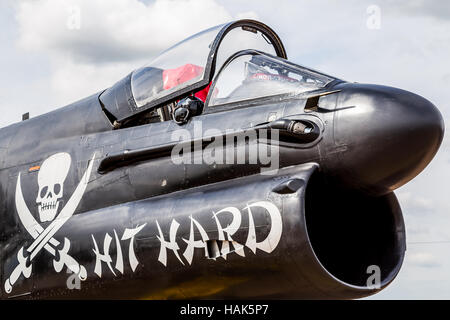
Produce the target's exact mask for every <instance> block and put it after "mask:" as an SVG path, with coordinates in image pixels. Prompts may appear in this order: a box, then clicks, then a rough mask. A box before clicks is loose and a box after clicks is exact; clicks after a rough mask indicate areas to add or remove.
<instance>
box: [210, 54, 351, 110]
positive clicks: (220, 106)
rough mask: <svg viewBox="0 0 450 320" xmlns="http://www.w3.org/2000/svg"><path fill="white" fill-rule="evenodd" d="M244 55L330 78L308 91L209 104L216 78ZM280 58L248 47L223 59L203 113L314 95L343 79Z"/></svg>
mask: <svg viewBox="0 0 450 320" xmlns="http://www.w3.org/2000/svg"><path fill="white" fill-rule="evenodd" d="M245 55H262V56H267V57H269V58H272V59H275V60H278V61H280V62H281V63H283V64H286V65H288V66H289V67H290V68H293V69H296V70H299V71H305V70H306V71H307V72H310V73H313V74H316V75H318V76H319V77H326V78H330V79H331V81H329V82H328V83H327V84H326V85H325V86H323V87H320V88H317V89H315V90H310V91H305V92H300V93H295V92H286V93H277V94H273V95H264V96H261V97H251V98H248V99H243V100H236V101H230V102H225V103H222V104H215V105H213V106H211V105H210V101H211V97H212V94H213V93H214V89H215V87H216V84H217V82H218V80H219V78H220V76H221V74H222V72H223V71H224V70H225V69H226V68H227V67H228V66H229V65H230V64H231V63H232V62H233V61H234V60H236V59H238V58H239V57H242V56H245ZM280 58H281V57H277V56H274V55H271V54H269V53H266V52H262V51H258V50H252V49H250V50H249V49H247V50H242V51H239V52H236V53H235V54H233V55H232V56H230V57H229V58H228V59H227V60H226V61H225V63H224V64H223V65H222V67H221V68H220V70H219V71H218V72H217V74H216V76H215V77H214V79H213V81H212V84H211V88H210V90H209V93H208V96H207V98H206V101H205V109H204V110H205V111H204V113H205V114H208V113H214V112H215V111H213V110H214V109H215V108H218V109H226V107H227V106H230V105H239V106H242V105H245V104H246V103H248V104H254V103H255V102H256V101H262V100H272V99H275V98H289V97H292V96H309V95H311V94H313V95H314V94H317V93H318V92H322V91H326V90H328V88H329V87H332V86H334V85H335V84H336V83H339V82H343V81H344V80H341V79H339V78H336V77H334V76H330V75H328V74H326V73H323V72H321V71H317V70H314V69H312V68H308V67H305V66H302V65H299V64H296V63H293V62H291V61H289V60H287V59H285V58H281V59H280Z"/></svg>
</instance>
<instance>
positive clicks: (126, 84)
mask: <svg viewBox="0 0 450 320" xmlns="http://www.w3.org/2000/svg"><path fill="white" fill-rule="evenodd" d="M246 49H255V50H259V51H262V52H267V53H270V54H273V55H276V56H278V57H281V58H285V59H286V58H287V56H286V52H285V49H284V46H283V44H282V42H281V40H280V38H279V37H278V36H277V34H276V33H275V32H274V31H273V30H272V29H270V28H269V27H268V26H266V25H265V24H263V23H261V22H258V21H254V20H239V21H235V22H230V23H227V24H223V25H219V26H216V27H213V28H210V29H207V30H205V31H202V32H200V33H198V34H196V35H193V36H191V37H189V38H188V39H186V40H184V41H182V42H180V43H178V44H176V45H174V46H173V47H171V48H169V49H168V50H166V51H164V52H163V53H161V54H160V55H159V56H158V57H156V58H155V59H154V60H153V61H152V62H150V63H149V64H147V65H146V66H144V67H142V68H139V69H137V70H135V71H133V72H132V73H131V74H130V75H128V76H127V77H126V78H125V79H122V80H121V81H119V82H118V83H116V84H115V85H114V86H113V87H111V88H109V89H107V90H106V91H105V92H104V93H103V94H102V95H101V97H100V100H101V102H102V104H103V106H104V108H105V109H106V110H107V111H108V112H109V113H110V114H111V115H112V116H113V117H114V118H115V119H117V121H119V122H120V121H123V120H126V119H128V118H130V117H133V116H135V115H136V114H140V113H143V112H145V111H149V110H150V109H153V108H155V107H156V106H158V105H161V104H164V103H168V102H170V101H173V100H175V99H177V98H179V97H182V96H183V95H186V94H189V93H193V92H197V91H199V90H201V89H202V88H206V87H207V86H208V85H209V84H210V83H211V81H212V79H213V77H214V75H215V73H216V72H217V71H218V70H219V68H220V67H221V66H222V65H223V63H224V62H225V61H226V60H227V58H229V57H230V56H231V55H232V54H234V53H236V52H238V51H241V50H246Z"/></svg>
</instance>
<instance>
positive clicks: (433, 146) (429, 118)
mask: <svg viewBox="0 0 450 320" xmlns="http://www.w3.org/2000/svg"><path fill="white" fill-rule="evenodd" d="M337 89H341V92H340V93H339V97H338V101H337V108H346V107H350V108H346V109H343V110H340V111H336V115H335V121H334V126H335V127H334V136H335V144H336V145H337V146H339V147H341V148H342V149H343V150H346V151H343V152H342V153H341V154H340V157H341V158H340V161H339V168H336V169H337V171H338V172H340V174H341V175H342V177H343V178H344V180H345V181H347V182H348V183H349V184H350V185H351V186H352V187H357V188H360V189H363V190H365V191H369V192H370V193H373V194H383V193H386V192H390V191H392V190H394V189H396V188H398V187H400V186H402V185H403V184H405V183H407V182H408V181H409V180H411V179H413V178H414V177H415V176H416V175H418V174H419V173H420V172H421V171H422V170H423V169H424V168H425V167H426V166H427V165H428V163H430V161H431V160H432V159H433V157H434V155H435V154H436V152H437V151H438V149H439V146H440V144H441V142H442V138H443V135H444V122H443V119H442V116H441V113H440V112H439V110H438V109H437V108H436V107H435V106H434V105H433V104H432V103H431V102H430V101H428V100H426V99H424V98H423V97H421V96H419V95H416V94H414V93H411V92H408V91H404V90H400V89H396V88H392V87H385V86H377V85H363V84H350V83H346V84H342V85H340V87H339V88H337Z"/></svg>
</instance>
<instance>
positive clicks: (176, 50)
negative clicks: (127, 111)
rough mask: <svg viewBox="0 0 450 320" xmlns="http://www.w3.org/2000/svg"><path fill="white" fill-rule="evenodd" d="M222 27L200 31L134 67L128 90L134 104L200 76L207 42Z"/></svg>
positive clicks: (201, 77)
mask: <svg viewBox="0 0 450 320" xmlns="http://www.w3.org/2000/svg"><path fill="white" fill-rule="evenodd" d="M222 27H223V25H220V26H217V27H214V28H211V29H208V30H205V31H203V32H200V33H198V34H196V35H194V36H192V37H190V38H188V39H186V40H184V41H182V42H180V43H179V44H177V45H175V46H173V47H172V48H170V49H168V50H166V51H165V52H163V53H162V54H161V55H159V56H158V57H157V58H156V59H155V60H153V61H152V62H150V63H149V64H148V65H146V66H144V67H142V68H140V69H138V70H136V71H134V72H133V75H132V77H131V90H132V92H133V96H134V99H135V101H136V105H137V106H138V107H142V106H144V105H146V104H147V103H149V102H151V101H153V100H156V99H158V98H160V97H162V96H165V95H168V94H170V93H172V92H174V91H177V90H180V89H182V88H184V87H187V86H189V85H191V84H193V83H195V82H197V81H199V80H201V79H203V76H204V72H205V65H206V64H207V61H208V55H209V52H210V50H211V44H212V42H213V41H214V39H215V38H216V35H217V33H218V32H219V30H220V29H221V28H222Z"/></svg>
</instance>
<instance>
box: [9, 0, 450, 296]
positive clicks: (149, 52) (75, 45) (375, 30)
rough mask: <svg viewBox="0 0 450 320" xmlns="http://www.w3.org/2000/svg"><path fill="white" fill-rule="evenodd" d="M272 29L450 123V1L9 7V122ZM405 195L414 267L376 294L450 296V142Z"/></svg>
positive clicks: (308, 55) (129, 1)
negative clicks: (185, 52)
mask: <svg viewBox="0 0 450 320" xmlns="http://www.w3.org/2000/svg"><path fill="white" fill-rule="evenodd" d="M243 17H245V18H254V19H258V20H261V21H262V22H265V23H266V24H268V25H269V26H271V27H272V28H273V29H274V30H275V31H276V32H277V33H278V34H279V35H280V37H281V39H282V40H283V41H284V43H285V46H286V49H287V53H288V56H289V58H290V60H292V61H294V62H297V63H300V64H302V65H305V66H310V67H313V68H316V69H319V70H322V71H324V72H326V73H328V74H331V75H335V76H337V77H339V78H341V79H345V80H348V81H355V82H362V83H376V84H384V85H390V86H395V87H399V88H402V89H406V90H409V91H413V92H415V93H418V94H420V95H422V96H424V97H425V98H427V99H429V100H430V101H432V102H433V103H434V104H435V105H437V106H438V107H439V109H440V110H441V112H442V114H443V116H444V119H445V121H446V124H447V126H448V127H450V122H449V121H448V120H449V115H450V106H449V101H450V1H443V0H442V1H441V0H436V1H425V0H409V1H406V0H405V1H395V0H378V1H375V0H373V1H364V0H341V1H335V0H300V1H299V0H297V1H284V0H277V1H273V0H272V1H268V0H257V1H248V0H247V1H238V0H226V1H225V0H223V1H222V0H156V1H139V0H29V1H26V0H19V1H17V0H14V1H13V0H2V1H1V2H0V42H1V43H2V47H1V49H2V50H1V59H0V70H1V72H0V110H1V117H0V127H2V126H6V125H8V124H11V123H13V122H16V121H18V120H20V119H21V115H22V114H23V113H25V112H30V114H31V116H37V115H39V114H42V113H45V112H48V111H51V110H54V109H56V108H58V107H61V106H63V105H66V104H69V103H71V102H73V101H76V100H78V99H81V98H83V97H86V96H88V95H90V94H92V93H95V92H98V91H100V90H102V89H105V88H107V87H108V86H110V85H112V84H113V83H115V82H116V81H117V80H119V79H120V78H121V77H123V76H125V75H126V74H128V73H129V72H131V71H132V70H133V69H135V68H137V67H139V66H141V65H143V64H144V63H146V62H148V61H150V60H151V58H152V56H154V55H155V54H157V53H158V52H160V51H161V50H164V49H166V48H167V47H168V46H170V45H172V44H174V43H175V42H177V41H179V40H182V39H183V38H185V37H187V36H189V35H190V34H193V33H196V32H198V31H200V30H202V29H205V28H208V27H211V26H214V25H217V24H220V23H223V22H226V21H230V20H233V19H238V18H243ZM447 137H448V135H447V134H446V138H445V139H444V142H443V145H442V147H441V149H440V151H439V153H438V155H437V157H436V158H435V159H434V160H433V162H432V163H431V164H430V165H429V166H428V167H427V168H426V169H425V171H424V172H423V173H421V174H420V175H419V176H418V177H417V178H416V179H414V180H413V181H412V182H411V183H409V184H408V185H406V186H405V187H402V188H401V189H399V190H397V191H396V193H397V195H398V197H399V200H400V203H401V206H402V209H403V213H404V216H405V223H406V228H407V243H408V250H407V254H406V260H405V264H404V265H403V268H402V270H401V272H400V274H399V276H398V277H397V279H396V280H395V281H394V283H393V284H391V285H390V286H389V287H388V288H387V289H385V290H384V291H382V292H381V293H380V294H378V295H376V296H374V297H373V298H381V299H404V298H405V299H450V201H449V200H448V199H449V193H450V182H449V181H450V171H449V170H448V166H449V165H450V163H449V162H450V148H449V147H450V143H449V142H448V139H447Z"/></svg>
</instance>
